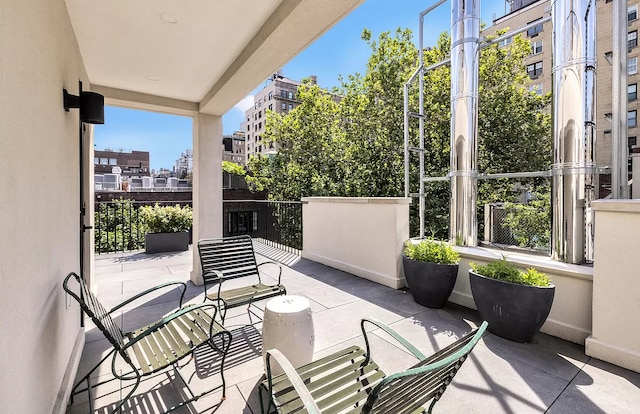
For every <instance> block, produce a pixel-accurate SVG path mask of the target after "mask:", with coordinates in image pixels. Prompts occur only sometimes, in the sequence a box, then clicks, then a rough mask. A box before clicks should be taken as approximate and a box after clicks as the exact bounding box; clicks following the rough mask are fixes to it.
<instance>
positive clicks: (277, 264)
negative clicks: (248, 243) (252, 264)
mask: <svg viewBox="0 0 640 414" xmlns="http://www.w3.org/2000/svg"><path fill="white" fill-rule="evenodd" d="M263 264H273V265H276V266H278V284H280V278H281V277H282V266H280V263H277V262H271V261H269V262H262V263H260V264H259V265H258V269H260V266H262V265H263ZM259 277H260V271H259V270H258V278H259Z"/></svg>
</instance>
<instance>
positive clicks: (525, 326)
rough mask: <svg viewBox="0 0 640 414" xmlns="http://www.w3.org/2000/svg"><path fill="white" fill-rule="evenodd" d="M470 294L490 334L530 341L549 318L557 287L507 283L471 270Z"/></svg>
mask: <svg viewBox="0 0 640 414" xmlns="http://www.w3.org/2000/svg"><path fill="white" fill-rule="evenodd" d="M469 281H470V282H471V293H472V294H473V300H474V301H475V302H476V307H477V308H478V313H480V318H482V319H484V320H485V321H487V322H488V323H489V327H488V329H489V331H491V332H493V333H494V334H496V335H498V336H501V337H503V338H507V339H511V340H512V341H517V342H529V341H531V339H533V337H534V336H535V334H536V333H537V332H538V331H539V330H540V328H541V327H542V325H543V324H544V322H545V321H546V320H547V316H549V312H550V311H551V305H552V304H553V297H554V295H555V291H556V287H555V286H554V285H551V286H528V285H520V284H516V283H510V282H504V281H502V280H497V279H492V278H489V277H485V276H483V275H480V274H478V273H476V272H474V271H473V270H470V271H469Z"/></svg>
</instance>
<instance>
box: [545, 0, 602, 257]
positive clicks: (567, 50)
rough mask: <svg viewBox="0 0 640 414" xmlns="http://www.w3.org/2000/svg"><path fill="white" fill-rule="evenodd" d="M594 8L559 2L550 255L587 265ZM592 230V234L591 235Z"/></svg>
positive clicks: (586, 2) (580, 1) (583, 1)
mask: <svg viewBox="0 0 640 414" xmlns="http://www.w3.org/2000/svg"><path fill="white" fill-rule="evenodd" d="M595 15H596V12H595V3H594V2H593V1H592V0H566V1H556V2H553V4H552V20H553V58H554V67H553V71H552V72H553V99H554V105H553V111H554V117H553V164H552V167H551V169H552V176H553V178H552V188H551V195H552V201H551V205H552V210H553V220H552V226H551V231H552V235H551V256H552V258H553V259H555V260H561V261H563V262H568V263H583V262H584V261H585V257H586V256H585V253H586V252H585V248H586V246H587V240H586V239H587V238H588V237H589V238H590V234H585V233H586V231H585V227H586V226H587V224H590V223H591V220H590V219H589V220H587V216H588V215H589V214H590V201H591V199H593V194H594V191H595V188H594V186H593V181H594V180H593V175H594V174H595V172H596V166H595V162H594V154H593V151H594V139H595V138H594V137H595V134H594V133H593V130H594V128H595V122H594V120H595V115H594V113H595V75H594V74H595V53H594V52H595ZM590 232H591V229H589V233H590Z"/></svg>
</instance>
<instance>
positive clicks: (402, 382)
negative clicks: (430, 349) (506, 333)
mask: <svg viewBox="0 0 640 414" xmlns="http://www.w3.org/2000/svg"><path fill="white" fill-rule="evenodd" d="M485 329H486V322H485V323H483V325H482V326H481V327H480V328H479V329H476V330H473V331H471V332H469V333H468V334H467V335H465V336H463V337H462V338H460V339H459V340H457V341H456V342H454V343H453V344H451V345H449V346H448V347H446V348H443V349H442V350H440V351H438V352H437V353H435V354H433V355H431V356H429V357H427V358H425V359H424V360H422V361H420V362H419V363H418V364H416V365H414V366H413V367H411V368H410V369H409V370H407V371H404V372H400V373H397V374H393V375H389V376H387V377H385V378H384V379H383V380H382V381H380V383H378V384H377V385H376V387H375V388H374V389H373V390H372V392H371V393H370V394H369V397H368V399H367V402H366V403H365V405H364V406H363V409H362V413H363V414H389V413H411V414H413V413H422V412H424V406H425V405H426V404H427V403H428V402H429V401H431V404H430V406H429V409H428V412H429V413H430V412H431V410H432V409H433V406H434V405H435V403H436V402H437V401H438V400H439V399H440V397H441V396H442V394H443V393H444V391H445V390H446V388H447V386H448V385H449V384H450V383H451V381H452V380H453V377H454V376H455V375H456V374H457V372H458V370H459V369H460V367H461V366H462V363H463V362H464V361H465V360H466V359H467V357H468V356H469V353H470V352H471V350H472V349H473V347H474V346H475V345H476V343H477V342H478V340H480V338H481V337H482V335H483V334H484V331H485ZM429 367H431V368H432V369H429Z"/></svg>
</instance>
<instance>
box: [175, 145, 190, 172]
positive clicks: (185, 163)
mask: <svg viewBox="0 0 640 414" xmlns="http://www.w3.org/2000/svg"><path fill="white" fill-rule="evenodd" d="M175 171H176V176H177V177H178V178H187V176H188V175H189V174H190V173H191V172H192V171H193V150H192V149H190V148H188V149H186V150H185V151H184V152H183V153H182V154H180V158H178V159H177V160H176V166H175Z"/></svg>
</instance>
